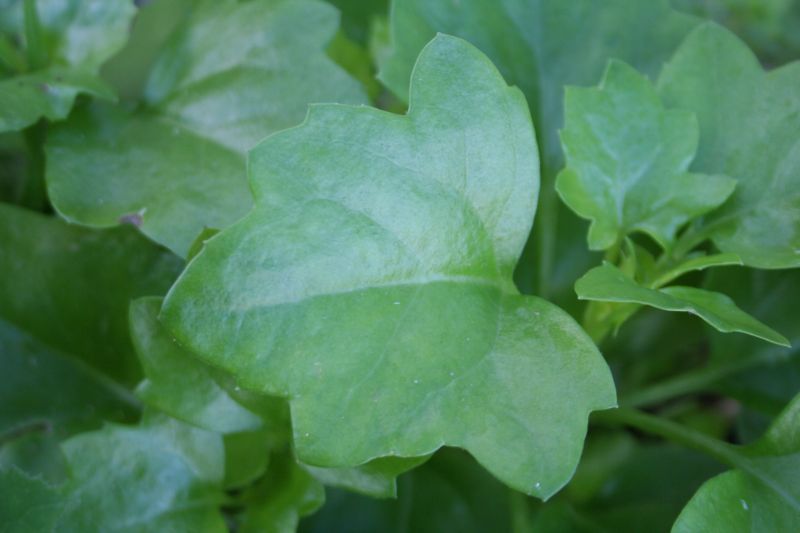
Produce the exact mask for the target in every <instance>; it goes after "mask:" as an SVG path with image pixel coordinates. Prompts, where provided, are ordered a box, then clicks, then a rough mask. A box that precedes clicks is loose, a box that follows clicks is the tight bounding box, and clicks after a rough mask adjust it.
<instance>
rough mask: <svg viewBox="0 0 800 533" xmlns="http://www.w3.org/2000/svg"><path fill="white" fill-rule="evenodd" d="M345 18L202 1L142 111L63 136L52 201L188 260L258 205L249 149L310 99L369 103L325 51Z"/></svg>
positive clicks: (314, 10)
mask: <svg viewBox="0 0 800 533" xmlns="http://www.w3.org/2000/svg"><path fill="white" fill-rule="evenodd" d="M337 22H338V16H337V13H336V11H335V10H334V9H333V8H332V7H330V6H328V5H325V4H322V3H320V2H317V1H315V0H282V1H277V2H237V1H235V0H225V1H204V2H199V3H198V4H197V5H196V6H195V7H194V9H193V11H192V13H191V15H190V16H189V17H188V18H187V20H186V21H185V23H184V24H183V25H182V26H181V28H179V29H178V30H177V32H176V34H175V36H174V38H173V39H172V40H171V41H170V42H169V44H168V45H167V46H166V47H165V48H164V50H163V51H162V53H161V54H160V56H159V57H158V59H157V61H156V63H155V65H154V67H153V70H152V72H151V73H150V77H149V81H148V83H147V87H146V89H145V102H144V105H143V107H142V109H140V110H139V111H137V112H133V113H131V112H128V111H124V110H122V109H114V108H109V107H108V106H100V105H98V106H95V107H93V108H90V109H87V110H85V111H83V112H81V113H80V114H78V115H77V116H75V117H74V119H73V120H71V121H70V122H69V123H67V124H65V125H64V126H63V127H60V128H58V129H56V130H54V131H53V133H52V136H51V138H50V139H49V142H48V146H47V154H48V167H47V180H48V190H49V193H50V198H51V200H52V202H53V204H54V206H55V208H56V209H57V210H58V211H59V213H61V214H62V215H63V216H64V217H66V218H67V219H70V220H74V221H76V222H80V223H82V224H87V225H91V226H101V227H104V226H113V225H116V224H119V223H120V222H131V223H134V224H135V225H137V226H139V227H140V229H141V230H142V231H143V232H144V233H145V234H146V235H148V236H149V237H151V238H152V239H154V240H156V241H157V242H160V243H162V244H165V245H166V246H168V247H169V248H170V249H172V250H173V251H175V252H176V253H178V254H179V255H182V256H185V255H186V253H187V252H188V249H189V246H190V245H191V243H192V241H193V240H194V238H195V236H196V235H197V234H198V233H200V231H201V230H202V229H203V228H204V227H212V228H223V227H225V226H227V225H229V224H230V223H232V222H233V221H235V220H237V219H238V218H239V217H241V216H242V215H243V214H244V213H246V212H247V211H248V209H249V208H250V207H251V203H252V201H251V197H250V193H249V191H248V188H247V183H246V181H245V165H244V153H245V151H246V150H247V149H249V148H251V147H252V146H253V145H255V143H256V142H257V141H259V140H261V139H262V138H263V137H265V136H267V135H268V134H270V133H272V132H274V131H277V130H280V129H283V128H286V127H288V126H292V125H295V124H297V123H299V122H300V121H301V120H302V118H303V116H304V114H305V112H306V107H307V105H308V103H309V102H321V101H335V102H342V103H360V102H363V101H365V97H364V94H363V90H362V89H361V88H360V86H359V85H358V83H357V82H356V81H355V80H353V79H351V78H350V77H348V76H347V74H345V73H344V71H342V70H341V69H340V68H339V67H337V66H336V65H335V64H334V63H333V62H332V61H331V60H330V59H328V58H327V57H326V55H325V52H324V48H325V45H326V43H327V42H328V41H329V40H330V39H331V37H332V36H333V34H334V33H335V31H336V26H337Z"/></svg>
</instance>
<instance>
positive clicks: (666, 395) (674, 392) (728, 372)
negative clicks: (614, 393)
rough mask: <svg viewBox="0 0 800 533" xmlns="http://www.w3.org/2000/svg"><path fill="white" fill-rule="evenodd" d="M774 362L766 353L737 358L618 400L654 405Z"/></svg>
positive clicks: (629, 404)
mask: <svg viewBox="0 0 800 533" xmlns="http://www.w3.org/2000/svg"><path fill="white" fill-rule="evenodd" d="M773 359H775V355H774V354H773V353H770V352H762V353H760V354H757V355H756V356H753V357H748V358H743V359H739V360H737V361H732V362H730V363H725V364H720V365H714V366H710V367H706V368H701V369H698V370H694V371H692V372H687V373H686V374H683V375H680V376H676V377H674V378H672V379H668V380H666V381H662V382H661V383H656V384H655V385H650V386H649V387H645V388H643V389H640V390H638V391H634V392H632V393H631V394H629V395H626V396H622V398H620V404H621V405H623V406H625V407H644V406H648V405H654V404H657V403H660V402H663V401H666V400H670V399H672V398H676V397H678V396H684V395H687V394H691V393H694V392H699V391H702V390H706V389H708V388H709V387H710V386H711V385H713V384H714V383H717V382H718V381H720V380H722V379H724V378H726V377H729V376H732V375H734V374H737V373H739V372H741V371H742V370H747V369H748V368H753V367H756V366H760V365H762V364H764V363H767V362H769V361H771V360H773Z"/></svg>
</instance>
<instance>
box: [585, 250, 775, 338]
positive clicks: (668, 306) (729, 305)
mask: <svg viewBox="0 0 800 533" xmlns="http://www.w3.org/2000/svg"><path fill="white" fill-rule="evenodd" d="M575 292H576V293H577V294H578V298H580V299H582V300H596V301H602V302H623V303H636V304H642V305H649V306H651V307H656V308H658V309H663V310H665V311H681V312H686V313H692V314H694V315H697V316H699V317H700V318H702V319H703V320H705V321H706V322H708V323H709V324H710V325H712V326H713V327H715V328H716V329H718V330H719V331H723V332H734V331H735V332H740V333H746V334H748V335H752V336H754V337H758V338H760V339H764V340H765V341H768V342H772V343H775V344H779V345H781V346H789V341H788V340H786V338H785V337H784V336H783V335H781V334H780V333H778V332H777V331H775V330H773V329H772V328H770V327H768V326H766V325H764V324H762V323H761V322H759V321H758V320H756V319H755V318H753V317H752V316H750V315H748V314H747V313H745V312H744V311H742V310H741V309H739V308H738V307H736V304H735V303H734V302H733V300H731V299H730V298H728V297H727V296H725V295H724V294H721V293H718V292H711V291H707V290H703V289H696V288H694V287H679V286H673V287H666V288H663V289H651V288H648V287H644V286H641V285H639V284H637V283H636V282H635V281H634V280H633V279H631V278H630V277H628V276H626V275H625V274H624V273H623V272H622V271H620V270H619V269H618V268H616V267H615V266H613V265H611V264H609V263H605V264H603V266H599V267H597V268H593V269H592V270H590V271H589V272H587V273H586V274H585V275H584V276H583V277H582V278H581V279H579V280H578V281H577V282H576V283H575Z"/></svg>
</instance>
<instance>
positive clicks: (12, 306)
mask: <svg viewBox="0 0 800 533" xmlns="http://www.w3.org/2000/svg"><path fill="white" fill-rule="evenodd" d="M0 242H2V243H3V246H2V248H0V301H2V302H3V305H2V306H0V319H3V320H5V321H7V322H9V323H11V324H13V325H14V326H15V327H17V328H19V329H20V330H22V331H25V332H26V333H27V334H29V335H30V336H32V337H34V338H35V339H37V340H38V341H39V342H41V343H43V344H45V345H47V346H48V347H49V348H51V349H53V350H55V351H57V352H60V353H63V354H68V355H70V356H71V357H75V358H77V359H80V360H82V361H84V362H86V363H87V364H89V365H90V366H92V367H94V368H95V369H97V370H99V371H100V372H102V373H104V374H106V375H107V376H109V377H111V378H113V379H115V380H117V381H120V382H122V383H124V384H133V383H135V382H136V380H137V379H138V376H139V373H140V371H139V367H138V363H137V361H136V356H135V355H134V352H133V346H132V345H131V339H130V334H129V332H128V303H129V301H130V300H131V299H133V298H136V297H138V296H143V295H150V294H163V293H165V292H166V290H167V288H169V285H170V283H172V280H173V279H174V278H175V277H176V276H177V274H178V272H179V271H180V269H181V267H182V262H181V261H180V260H179V259H178V258H177V257H175V256H174V255H172V254H171V253H169V252H166V251H164V250H162V249H159V248H158V247H156V246H154V245H153V244H152V243H150V242H148V241H147V240H146V239H144V238H142V237H141V236H139V235H137V234H136V232H134V231H131V230H130V229H129V228H119V229H116V230H113V231H95V230H88V229H85V228H79V227H76V226H71V225H69V224H66V223H64V222H63V221H61V220H58V219H56V218H53V217H47V216H43V215H40V214H37V213H33V212H31V211H27V210H24V209H19V208H16V207H11V206H8V205H2V204H0Z"/></svg>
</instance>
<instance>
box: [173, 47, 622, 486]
mask: <svg viewBox="0 0 800 533" xmlns="http://www.w3.org/2000/svg"><path fill="white" fill-rule="evenodd" d="M414 72H415V77H414V80H413V81H412V89H411V91H412V105H411V107H410V110H411V111H410V112H409V114H408V115H407V116H397V115H393V114H390V113H386V112H381V111H377V110H374V109H370V108H366V107H350V106H342V105H320V106H313V107H312V108H311V111H310V113H309V116H308V118H307V119H306V121H305V122H304V124H303V125H302V126H301V127H298V128H294V129H291V130H287V131H286V132H283V133H281V134H277V135H274V136H272V137H270V138H269V139H268V140H266V141H265V142H264V143H262V144H261V145H260V146H259V147H258V148H257V149H256V150H254V151H253V152H252V154H251V159H250V161H249V168H250V172H251V176H252V188H253V191H254V194H255V198H256V208H255V209H254V210H253V211H252V212H251V213H250V214H248V215H247V216H246V217H245V218H244V219H242V220H241V221H240V222H238V223H236V224H235V225H234V226H232V227H230V228H228V229H226V230H223V231H222V232H221V233H220V234H219V235H217V236H216V237H214V238H213V239H212V240H210V241H209V242H208V243H207V244H206V246H205V248H204V249H203V251H202V252H200V254H199V255H198V256H197V257H196V258H195V259H194V260H193V261H192V263H191V265H190V266H189V267H188V268H187V270H186V271H185V272H184V274H183V275H182V277H181V279H180V280H179V281H178V283H177V284H176V285H175V286H174V287H173V288H172V290H171V292H170V294H169V296H168V297H167V298H166V299H165V301H164V307H163V309H162V314H161V317H162V321H163V323H164V324H165V325H166V326H167V327H168V328H169V329H170V330H171V331H172V332H173V333H174V335H175V336H176V337H177V338H178V340H179V342H181V343H183V344H185V345H186V346H188V347H189V348H190V349H191V350H192V351H193V352H195V353H197V354H198V355H200V356H201V357H203V358H205V359H206V360H208V361H209V362H211V363H213V364H214V365H218V366H220V367H222V368H224V369H225V370H227V371H229V372H231V373H232V374H233V375H234V376H235V377H236V378H237V379H238V380H239V381H240V383H241V384H242V386H244V387H248V388H251V389H253V390H256V391H259V392H262V393H266V394H273V395H280V396H283V397H286V398H288V399H289V402H290V404H291V411H292V427H293V432H294V443H295V449H296V453H297V456H298V458H299V459H300V461H302V462H304V463H307V464H310V465H314V466H326V467H337V468H341V467H352V466H357V465H361V464H364V463H366V462H368V461H370V460H373V459H375V458H378V457H392V456H395V457H419V456H423V455H428V454H430V453H432V452H433V451H434V450H436V449H437V448H439V447H440V446H442V445H450V446H460V447H463V448H465V449H467V450H468V451H470V452H471V453H472V454H473V455H475V457H476V458H477V459H478V461H479V462H481V464H483V465H484V466H486V467H487V468H488V469H489V470H490V471H491V472H493V473H494V474H495V475H496V476H498V477H499V478H500V479H502V480H503V481H505V482H506V483H508V484H509V485H511V486H512V487H514V488H516V489H519V490H522V491H525V492H528V493H531V494H535V495H537V496H539V497H542V498H547V497H549V496H551V495H552V494H553V493H555V491H557V490H558V489H559V488H560V487H561V486H563V484H564V483H565V482H566V481H567V480H568V479H569V477H570V476H571V474H572V472H573V471H574V468H575V465H576V463H577V460H578V457H579V455H580V449H581V444H582V441H583V437H584V435H585V431H586V416H587V413H588V412H589V411H592V410H595V409H603V408H607V407H609V406H612V405H613V404H614V403H615V398H614V396H615V395H614V388H613V382H612V380H611V376H610V373H609V370H608V367H607V366H606V365H605V363H604V361H603V359H602V357H601V356H600V354H599V353H598V352H597V349H596V347H595V346H594V344H593V343H592V342H591V341H590V339H588V338H587V337H586V335H585V334H584V333H583V332H582V331H581V329H580V328H579V327H578V325H577V324H576V323H575V322H574V321H573V320H572V319H571V318H570V317H569V316H568V315H566V313H564V312H563V311H561V310H560V309H558V308H557V307H555V306H554V305H552V304H550V303H548V302H546V301H544V300H542V299H539V298H535V297H526V296H521V295H520V294H519V293H518V292H517V290H516V289H515V287H514V285H513V283H512V273H513V270H514V265H515V263H516V261H517V259H518V257H519V254H520V252H521V250H522V247H523V245H524V242H525V239H526V237H527V233H528V228H529V226H530V223H531V219H532V218H533V214H534V206H535V200H536V193H537V188H538V187H537V182H538V179H537V177H538V160H537V157H536V144H535V141H534V135H533V130H532V128H531V124H530V121H529V119H528V116H529V115H528V110H527V107H526V105H525V101H524V99H523V97H522V95H521V93H520V92H519V91H518V90H516V89H513V88H509V87H508V86H507V85H506V84H505V82H504V81H503V80H502V78H501V77H500V75H499V73H498V72H497V71H496V70H495V69H494V67H493V66H492V65H491V63H490V62H489V61H488V59H487V58H486V57H485V56H483V55H482V54H481V53H480V52H478V51H477V49H475V48H473V47H472V46H470V45H468V44H467V43H465V42H464V41H461V40H459V39H456V38H452V37H447V36H439V37H437V38H436V39H434V40H433V41H431V44H430V45H429V46H428V47H426V48H425V51H424V52H423V53H422V54H421V55H420V59H419V62H418V64H417V67H416V69H415V71H414ZM488 428H491V430H489V429H488Z"/></svg>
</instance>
